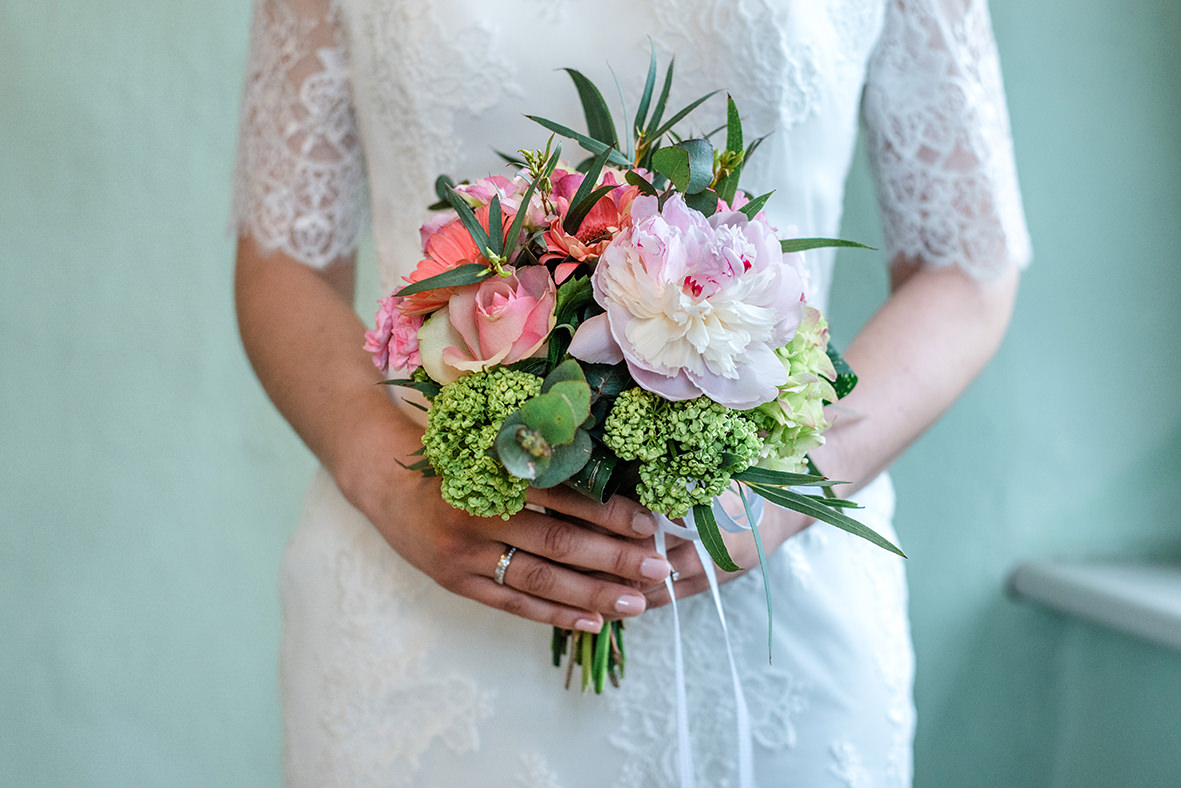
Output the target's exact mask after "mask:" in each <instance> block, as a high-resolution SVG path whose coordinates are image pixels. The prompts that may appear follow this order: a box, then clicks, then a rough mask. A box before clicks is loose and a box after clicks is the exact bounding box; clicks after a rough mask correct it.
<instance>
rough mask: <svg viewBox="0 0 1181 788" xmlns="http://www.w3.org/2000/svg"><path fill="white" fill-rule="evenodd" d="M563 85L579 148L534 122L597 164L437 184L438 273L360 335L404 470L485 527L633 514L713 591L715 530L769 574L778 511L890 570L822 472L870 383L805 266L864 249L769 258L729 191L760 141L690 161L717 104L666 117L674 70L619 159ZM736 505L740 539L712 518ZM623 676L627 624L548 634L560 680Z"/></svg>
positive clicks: (796, 246) (791, 246)
mask: <svg viewBox="0 0 1181 788" xmlns="http://www.w3.org/2000/svg"><path fill="white" fill-rule="evenodd" d="M568 73H569V74H570V76H571V77H572V78H573V80H574V83H575V86H576V87H577V89H578V93H579V96H580V97H581V100H582V103H583V108H584V111H585V114H586V120H587V126H588V130H587V132H586V133H581V132H578V131H575V130H573V129H571V128H569V127H567V126H564V125H561V124H559V123H556V122H554V121H551V120H548V119H545V118H538V117H534V118H533V120H535V121H536V122H537V123H539V124H540V125H541V126H543V127H545V128H546V129H548V130H549V131H551V132H552V133H553V134H555V135H559V136H561V137H564V138H567V139H569V140H573V141H574V142H576V143H577V144H578V145H580V146H581V147H582V148H584V149H585V150H586V151H587V152H589V154H590V155H589V158H587V159H586V160H584V161H582V162H581V163H579V164H577V166H571V165H569V164H567V163H565V162H564V161H563V159H562V156H561V145H560V144H557V145H555V143H554V139H555V138H554V137H553V136H551V137H550V139H549V142H548V143H547V145H546V147H545V149H543V150H523V151H520V154H519V158H518V157H506V158H507V159H509V160H510V162H511V165H512V167H513V170H512V172H513V176H512V177H506V176H500V175H494V176H490V177H486V178H481V179H479V180H476V181H472V182H465V183H462V184H456V183H454V182H453V181H451V180H450V179H449V178H447V177H445V176H444V177H440V178H439V180H438V182H437V191H438V193H439V198H440V201H439V202H438V203H437V204H436V205H435V206H432V207H433V208H436V209H438V210H440V211H441V213H439V214H438V216H437V217H436V218H435V219H433V220H432V221H430V222H428V223H427V224H426V225H424V226H423V228H422V231H421V234H422V246H423V253H424V257H423V259H422V260H421V262H419V264H418V266H417V268H416V269H415V270H414V272H413V273H412V274H411V275H410V276H409V277H407V279H406V281H407V285H406V286H405V287H403V288H401V289H400V290H398V291H397V292H396V293H394V294H393V295H391V296H389V297H388V298H385V299H383V300H382V301H381V302H380V303H381V305H380V309H379V311H378V314H377V327H376V328H375V329H374V330H372V331H369V332H368V333H367V334H366V349H367V350H369V351H370V352H371V353H372V354H373V356H374V360H375V362H376V363H377V365H378V367H379V368H381V369H382V370H383V371H387V372H388V371H389V370H402V371H403V372H404V374H405V377H401V378H399V379H396V380H389V381H387V382H388V383H391V384H394V385H398V386H405V387H407V388H411V389H414V390H417V391H418V392H420V393H421V394H423V395H425V397H426V398H427V399H428V400H429V401H430V403H431V407H430V408H429V410H428V416H427V419H428V421H427V427H426V431H425V433H424V434H423V438H422V442H423V448H422V450H421V452H420V453H421V455H422V457H421V459H419V460H418V461H417V462H415V463H414V464H411V465H408V466H407V467H408V468H410V469H411V470H414V471H420V472H422V473H424V474H429V475H433V476H437V477H439V479H440V482H441V485H442V487H441V489H442V495H443V498H444V499H445V500H446V501H447V502H448V503H449V504H451V505H452V506H455V507H457V508H459V509H463V510H464V511H466V512H469V513H471V514H473V515H476V516H479V517H504V518H508V517H509V516H510V515H512V514H514V513H516V512H518V511H520V510H521V509H522V508H523V507H524V505H525V494H526V491H527V490H528V488H529V487H531V486H532V487H539V488H544V487H552V486H554V485H559V484H565V485H568V486H570V487H572V488H574V489H575V490H578V491H579V492H581V493H583V494H585V495H587V496H590V497H592V498H595V499H596V500H599V501H606V500H607V499H608V498H610V497H611V496H612V495H627V496H630V497H632V498H634V499H635V500H637V501H639V502H640V503H641V504H643V505H644V506H646V507H647V508H648V509H650V510H651V511H652V512H654V513H656V514H657V515H659V516H660V519H661V521H662V523H664V524H665V528H664V530H663V531H662V532H661V533H659V534H658V546H659V545H660V544H662V543H663V538H662V537H663V533H665V532H669V533H674V534H676V535H678V536H681V537H683V538H692V539H695V540H697V541H698V544H699V545H700V547H701V550H700V551H699V552H700V553H701V554H702V555H706V554H708V558H709V559H712V561H709V560H707V561H706V562H705V563H706V568H707V569H709V570H712V566H711V564H712V563H714V562H716V564H717V566H718V567H719V568H721V569H722V570H724V571H738V570H739V569H740V567H738V566H737V565H736V564H735V563H734V562H733V560H731V557H730V555H729V554H728V552H727V550H726V546H725V543H724V542H723V540H722V538H721V534H720V530H719V529H727V530H737V529H740V528H750V529H752V530H753V532H754V538H755V543H756V545H757V546H758V550H759V556H760V562H761V563H763V562H764V559H765V557H764V555H763V548H762V542H761V540H760V539H759V535H758V534H759V531H758V512H759V510H760V509H761V507H762V506H764V505H765V502H770V503H771V504H774V505H777V506H782V507H786V508H788V509H792V510H795V511H797V512H801V513H803V514H805V515H807V516H809V517H813V518H815V519H817V520H821V521H823V522H826V523H830V524H832V525H834V526H836V527H838V528H842V529H844V530H846V531H849V532H851V533H853V534H856V535H858V536H861V537H864V538H866V539H868V540H870V541H871V542H874V543H875V544H878V545H880V546H881V547H883V548H885V549H887V550H890V551H893V552H896V553H897V552H899V551H898V549H897V548H896V547H895V546H894V545H892V544H891V543H890V542H888V541H887V540H885V539H883V538H882V537H881V536H879V535H878V534H877V533H875V532H874V531H872V530H870V529H869V528H867V527H865V526H864V525H862V524H861V523H859V522H857V521H856V520H855V519H853V518H851V517H849V516H848V515H847V514H845V512H844V510H846V509H849V508H852V507H855V506H856V504H854V503H852V502H850V501H846V500H842V499H840V498H838V497H836V496H835V495H834V494H833V492H832V489H831V487H832V485H833V484H836V483H837V482H833V481H831V480H829V479H826V478H824V477H823V476H822V475H820V474H819V473H818V472H817V470H816V468H815V467H814V466H813V465H812V464H811V462H810V461H809V459H808V452H809V451H810V450H812V449H814V448H816V447H817V446H819V445H821V443H822V442H823V440H824V438H823V435H824V431H825V430H826V429H827V428H828V426H829V421H828V420H827V417H826V415H825V411H824V406H825V405H826V404H829V403H832V402H835V401H836V400H837V399H838V398H840V397H842V396H844V395H845V394H846V393H848V391H849V390H851V389H852V387H853V385H854V384H855V382H856V377H855V376H854V374H853V372H852V370H850V369H849V368H848V366H847V365H846V364H845V363H844V361H843V360H842V359H841V357H840V356H839V354H838V353H837V352H836V351H835V350H834V349H833V348H832V347H830V346H829V344H828V332H827V328H826V324H825V321H824V317H823V316H822V315H821V314H820V313H819V312H818V311H817V310H816V309H814V308H813V307H811V306H809V305H808V304H807V302H806V300H805V297H804V282H803V277H802V269H801V266H802V260H801V254H802V253H803V252H805V251H807V250H809V249H815V248H819V247H826V246H861V245H860V244H856V243H853V242H849V241H841V240H836V239H825V238H791V239H786V240H781V239H779V238H777V237H776V234H775V230H774V229H773V228H772V227H771V226H770V225H769V224H768V222H767V219H766V216H765V214H764V213H763V210H762V209H763V206H764V205H765V204H766V202H767V200H768V199H769V198H770V196H771V195H770V194H763V195H759V196H751V195H748V194H746V193H745V192H743V191H741V190H740V189H739V178H740V177H741V175H742V170H743V167H744V166H745V165H746V163H747V162H748V161H749V159H750V157H751V154H752V153H754V151H755V149H756V148H757V147H758V144H759V142H760V140H755V141H753V142H751V143H749V144H746V143H744V140H743V132H742V123H741V120H740V118H739V113H738V109H737V107H736V106H735V104H734V101H733V100H732V99H728V100H727V104H726V119H725V123H724V124H723V125H722V126H721V127H720V128H719V129H718V132H719V133H720V132H722V131H724V132H725V146H724V147H722V148H717V147H715V146H714V145H713V144H712V143H711V142H710V141H709V140H708V139H705V138H682V137H681V136H679V135H678V134H677V133H676V132H675V131H674V128H675V127H676V126H677V124H678V123H680V122H681V121H682V120H683V119H684V118H685V117H686V116H687V115H689V113H690V112H692V111H693V110H694V109H696V108H697V107H698V106H699V105H700V104H702V103H703V102H704V101H705V100H706V99H708V98H709V97H710V96H712V95H713V94H712V93H711V94H707V95H705V96H702V97H701V98H699V99H697V100H696V101H694V102H692V103H690V104H689V105H688V106H686V107H684V108H683V109H681V110H679V111H677V112H671V113H667V114H666V104H667V101H668V96H669V89H670V85H671V81H672V73H673V68H672V65H671V64H670V65H669V67H668V69H667V71H666V72H665V75H664V78H663V84H662V87H661V89H660V91H659V93H657V92H656V90H655V88H656V82H657V76H658V74H657V63H656V58H655V55H653V57H652V60H651V63H650V66H649V69H648V75H647V80H646V82H645V86H644V89H643V93H642V95H641V96H640V98H639V102H638V105H637V110H636V113H635V118H634V120H633V122H632V123H631V125H630V128H629V133H627V134H625V135H623V136H622V137H621V136H620V135H619V134H618V133H617V130H616V124H615V122H614V120H613V119H612V116H611V113H610V110H609V109H608V106H607V103H606V102H605V101H604V100H603V97H602V95H601V93H600V91H599V90H598V89H597V88H596V87H595V86H594V84H593V83H592V82H590V81H589V80H588V79H587V78H586V77H585V76H583V75H582V74H581V73H579V72H577V71H573V70H568ZM727 490H734V491H735V492H736V493H737V495H738V496H739V498H740V499H741V500H742V502H743V506H744V508H745V510H746V511H745V517H744V518H743V519H744V522H743V523H741V524H740V523H739V522H737V521H736V520H735V519H734V518H731V517H730V516H729V515H727V514H726V513H725V511H724V510H723V509H722V507H721V506H720V504H719V503H718V498H719V496H721V495H722V494H723V493H724V492H726V491H727ZM672 520H679V521H680V524H674V523H672ZM899 554H901V553H899ZM509 560H511V554H506V556H505V557H503V558H502V560H501V564H500V567H498V572H499V573H500V576H503V571H504V569H505V567H507V564H508V561H509ZM711 579H712V578H711ZM764 580H765V577H764ZM667 582H668V583H669V584H670V585H669V592H670V594H671V593H672V588H671V581H667ZM768 606H770V599H769V598H768ZM768 612H770V611H769V610H768ZM624 653H625V652H624V647H623V624H622V622H618V621H613V622H608V624H607V625H606V626H604V628H603V630H602V631H601V632H599V633H582V632H571V631H565V630H556V631H555V632H554V638H553V656H554V663H555V665H561V662H562V660H563V659H564V658H565V659H568V660H569V671H570V672H572V670H573V667H574V666H575V665H578V666H580V667H581V674H582V687H583V689H584V690H585V689H587V688H588V687H593V688H594V690H595V691H596V692H601V691H602V690H603V687H604V685H605V683H606V682H607V681H608V680H610V681H611V682H612V683H617V682H618V680H619V678H620V677H621V676H622V675H623V673H624V667H625V657H624ZM568 676H569V672H568Z"/></svg>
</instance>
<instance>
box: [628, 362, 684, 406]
mask: <svg viewBox="0 0 1181 788" xmlns="http://www.w3.org/2000/svg"><path fill="white" fill-rule="evenodd" d="M627 368H628V371H630V372H631V373H632V378H634V379H635V381H636V383H638V384H639V386H640V388H642V389H647V390H648V391H651V392H653V393H655V394H659V395H660V396H662V397H664V398H665V399H670V400H674V401H676V400H686V399H693V398H694V397H700V396H701V394H702V391H701V389H700V388H698V387H697V386H696V385H694V383H693V381H691V380H689V377H688V376H687V375H685V373H683V372H680V373H677V374H676V375H674V376H672V377H669V376H668V375H661V374H660V373H659V372H652V371H650V370H647V369H644V368H642V367H638V366H636V365H635V364H633V363H632V362H631V360H630V359H629V360H628V362H627Z"/></svg>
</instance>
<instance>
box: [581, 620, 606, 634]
mask: <svg viewBox="0 0 1181 788" xmlns="http://www.w3.org/2000/svg"><path fill="white" fill-rule="evenodd" d="M574 628H575V629H577V630H578V631H579V632H598V631H599V630H601V629H602V628H603V625H602V624H600V623H599V622H598V621H595V620H594V619H593V618H580V619H578V620H577V621H575V622H574Z"/></svg>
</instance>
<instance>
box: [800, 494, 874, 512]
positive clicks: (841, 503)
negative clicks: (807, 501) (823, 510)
mask: <svg viewBox="0 0 1181 788" xmlns="http://www.w3.org/2000/svg"><path fill="white" fill-rule="evenodd" d="M806 497H808V498H812V499H813V500H816V501H819V502H820V503H822V504H824V505H825V506H831V507H832V508H834V509H864V508H865V507H864V506H862V505H861V504H859V503H857V502H856V501H850V500H848V499H847V498H832V497H830V496H827V495H808V496H806Z"/></svg>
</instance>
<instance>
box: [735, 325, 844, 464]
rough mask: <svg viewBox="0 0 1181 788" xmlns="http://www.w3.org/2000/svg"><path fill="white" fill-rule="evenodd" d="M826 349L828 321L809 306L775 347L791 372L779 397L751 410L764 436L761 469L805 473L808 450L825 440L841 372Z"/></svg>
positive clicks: (780, 390) (759, 462)
mask: <svg viewBox="0 0 1181 788" xmlns="http://www.w3.org/2000/svg"><path fill="white" fill-rule="evenodd" d="M827 350H828V324H827V323H826V322H825V320H824V317H823V316H822V315H821V314H820V312H819V311H817V310H815V309H813V308H811V307H806V308H805V310H804V319H803V321H802V322H801V323H800V327H799V329H798V330H797V331H796V335H795V336H794V337H793V338H792V340H791V342H789V343H788V344H787V345H785V346H784V347H781V348H779V349H778V350H777V351H775V352H776V354H777V355H778V356H779V359H780V360H781V361H782V362H783V366H784V368H785V369H786V370H787V383H785V384H784V385H783V386H781V387H780V389H779V398H778V399H776V400H773V401H771V402H768V403H766V404H764V405H760V406H759V407H758V408H756V409H754V410H752V411H748V415H749V416H750V417H751V418H752V419H753V420H754V421H755V422H756V423H757V424H758V427H759V430H760V433H761V434H762V436H763V448H762V452H761V453H760V457H759V461H758V465H759V466H760V467H763V468H769V469H772V470H778V471H788V472H791V473H803V472H804V471H805V470H806V467H807V454H808V452H810V451H812V450H813V449H815V448H816V447H818V446H820V445H822V444H823V443H824V431H825V430H827V429H828V428H829V426H830V422H829V421H828V419H827V418H826V417H825V415H824V403H825V402H835V401H836V399H837V395H836V391H835V390H834V389H833V386H832V381H834V380H836V377H837V373H836V370H835V369H833V366H832V360H831V359H829V357H828V353H827Z"/></svg>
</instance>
